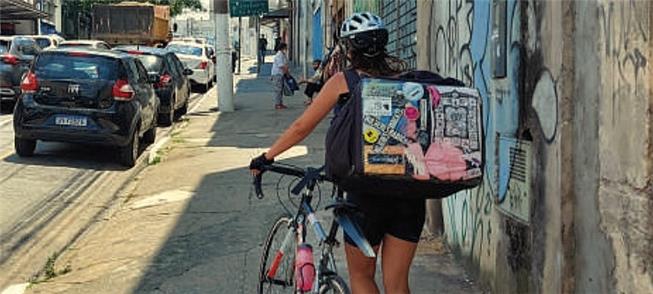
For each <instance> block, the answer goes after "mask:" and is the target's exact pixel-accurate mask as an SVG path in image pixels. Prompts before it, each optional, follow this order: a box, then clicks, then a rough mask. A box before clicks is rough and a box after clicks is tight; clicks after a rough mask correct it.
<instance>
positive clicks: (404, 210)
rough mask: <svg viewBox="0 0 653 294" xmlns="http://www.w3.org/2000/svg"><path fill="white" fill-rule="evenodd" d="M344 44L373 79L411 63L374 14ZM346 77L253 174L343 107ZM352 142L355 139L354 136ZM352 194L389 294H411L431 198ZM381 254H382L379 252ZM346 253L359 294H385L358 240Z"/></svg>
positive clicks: (346, 27)
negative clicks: (390, 46) (390, 45)
mask: <svg viewBox="0 0 653 294" xmlns="http://www.w3.org/2000/svg"><path fill="white" fill-rule="evenodd" d="M340 36H341V40H340V46H341V47H342V49H343V50H342V53H343V54H344V56H345V57H346V59H347V60H348V61H349V64H350V65H351V68H353V69H354V70H355V73H357V74H358V75H359V76H360V75H365V76H370V77H393V76H397V75H399V74H400V73H402V72H403V71H405V70H406V63H405V62H404V61H402V60H401V59H399V58H396V57H394V56H390V55H388V53H387V51H386V45H387V42H388V31H387V29H386V28H385V26H384V24H383V21H382V20H381V19H380V18H379V17H378V16H376V15H373V14H371V13H367V12H365V13H355V14H353V15H352V16H351V17H349V18H348V19H347V20H345V22H344V23H343V25H342V27H341V29H340ZM345 76H346V75H345V74H344V73H343V72H337V73H335V74H334V75H333V76H332V77H331V78H330V79H329V80H328V81H327V82H326V83H325V84H324V86H323V87H322V90H321V91H320V92H319V93H318V94H317V97H316V98H315V99H314V100H313V103H312V104H311V105H310V106H308V108H307V109H306V110H305V111H304V113H303V114H302V115H301V116H300V117H299V118H298V119H297V120H295V122H294V123H293V124H292V125H291V126H290V127H289V128H288V129H287V130H286V131H285V132H284V133H283V134H282V135H281V136H280V137H279V138H278V139H277V141H276V142H275V143H274V144H273V145H272V146H271V147H270V149H269V150H268V151H267V152H266V153H263V154H262V155H260V156H259V157H257V158H254V159H253V160H252V162H251V164H250V169H251V171H252V173H253V174H257V173H258V171H259V170H260V169H261V168H262V167H264V166H265V165H267V164H270V163H272V162H274V158H275V157H277V156H279V155H280V154H281V153H283V152H284V151H286V150H288V149H289V148H291V147H292V146H294V145H296V144H298V143H299V142H301V141H302V140H303V139H304V138H306V137H307V136H308V135H309V134H310V133H311V132H312V131H313V130H314V129H315V127H316V126H317V125H318V124H319V123H320V122H321V121H322V120H323V119H324V118H325V117H326V116H327V115H328V114H329V112H330V111H331V110H332V109H333V108H338V107H339V105H340V106H341V105H343V103H345V102H346V101H347V99H348V97H349V93H350V90H351V91H354V90H353V89H350V88H349V87H348V85H347V80H346V77H345ZM352 140H354V139H353V138H352ZM374 196H375V195H363V194H352V193H347V201H348V202H351V203H353V204H355V205H356V206H357V207H358V208H359V209H360V210H361V212H362V214H361V216H357V217H355V222H356V223H357V225H358V226H359V227H360V228H361V229H362V231H363V234H364V235H365V237H366V239H367V240H368V241H369V242H370V245H372V248H373V249H374V251H375V253H376V256H378V255H379V253H380V255H381V256H382V258H381V266H382V269H383V271H382V272H383V285H384V289H385V291H386V293H410V289H409V285H408V276H409V271H410V266H411V264H412V261H413V257H414V256H415V250H416V248H417V242H418V241H419V239H420V235H421V232H422V227H423V225H424V219H425V200H423V199H408V198H405V199H401V200H397V199H393V198H380V197H374ZM379 251H380V252H379ZM345 253H346V256H347V267H348V270H349V277H350V284H351V289H352V292H353V293H361V294H370V293H379V288H378V287H377V285H376V282H375V280H374V274H375V272H376V258H370V257H366V256H365V255H364V254H363V252H362V251H361V250H360V249H359V248H357V247H356V245H355V243H354V242H353V240H351V239H350V238H348V237H347V236H345Z"/></svg>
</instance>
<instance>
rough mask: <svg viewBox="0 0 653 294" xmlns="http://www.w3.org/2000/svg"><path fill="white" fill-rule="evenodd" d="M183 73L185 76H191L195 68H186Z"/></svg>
mask: <svg viewBox="0 0 653 294" xmlns="http://www.w3.org/2000/svg"><path fill="white" fill-rule="evenodd" d="M183 74H184V75H185V76H190V75H192V74H193V70H192V69H190V68H184V72H183Z"/></svg>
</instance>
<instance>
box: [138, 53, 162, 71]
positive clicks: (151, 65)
mask: <svg viewBox="0 0 653 294" xmlns="http://www.w3.org/2000/svg"><path fill="white" fill-rule="evenodd" d="M136 57H137V58H138V60H140V61H141V62H142V63H143V65H144V66H145V69H147V71H148V72H161V69H162V68H163V58H161V57H159V56H156V55H136Z"/></svg>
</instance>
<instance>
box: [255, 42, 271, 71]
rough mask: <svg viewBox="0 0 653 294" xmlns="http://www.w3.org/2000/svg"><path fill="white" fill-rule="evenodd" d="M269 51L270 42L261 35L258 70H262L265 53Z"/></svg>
mask: <svg viewBox="0 0 653 294" xmlns="http://www.w3.org/2000/svg"><path fill="white" fill-rule="evenodd" d="M267 50H268V40H267V39H266V38H265V35H261V37H260V38H259V39H258V59H257V61H258V68H259V70H260V68H261V65H263V63H265V52H266V51H267Z"/></svg>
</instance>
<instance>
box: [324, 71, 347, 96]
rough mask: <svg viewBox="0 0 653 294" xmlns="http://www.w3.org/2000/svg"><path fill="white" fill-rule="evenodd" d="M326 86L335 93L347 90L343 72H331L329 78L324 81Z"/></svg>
mask: <svg viewBox="0 0 653 294" xmlns="http://www.w3.org/2000/svg"><path fill="white" fill-rule="evenodd" d="M325 87H326V88H330V89H333V90H334V91H335V92H337V94H341V93H345V92H348V91H349V90H348V88H347V80H346V79H345V74H344V73H343V72H341V71H339V72H337V73H335V74H333V75H332V76H331V77H329V80H327V81H326V83H325Z"/></svg>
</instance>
